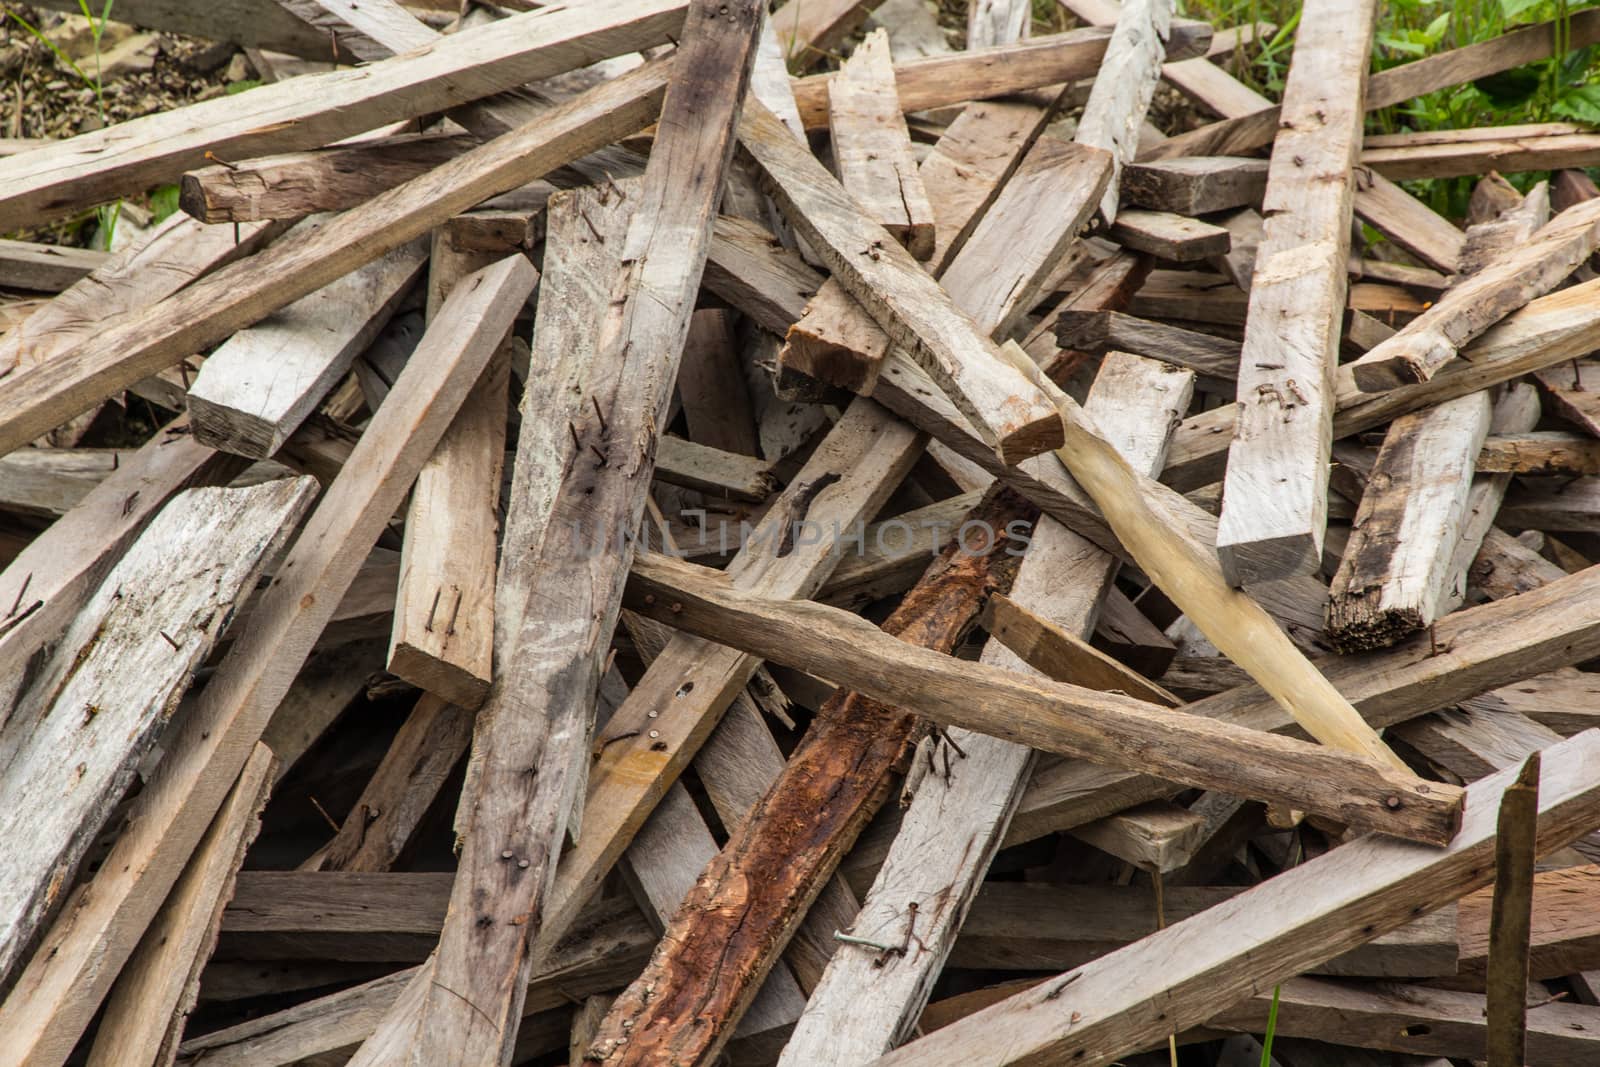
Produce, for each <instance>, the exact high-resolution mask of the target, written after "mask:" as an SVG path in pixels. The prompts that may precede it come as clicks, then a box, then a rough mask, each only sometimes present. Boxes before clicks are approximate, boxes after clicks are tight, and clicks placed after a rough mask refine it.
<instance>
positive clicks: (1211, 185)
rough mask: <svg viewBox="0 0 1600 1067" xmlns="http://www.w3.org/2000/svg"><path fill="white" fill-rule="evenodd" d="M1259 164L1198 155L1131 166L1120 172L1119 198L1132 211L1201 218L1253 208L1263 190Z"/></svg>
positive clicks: (1264, 183)
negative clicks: (1240, 208) (1138, 210)
mask: <svg viewBox="0 0 1600 1067" xmlns="http://www.w3.org/2000/svg"><path fill="white" fill-rule="evenodd" d="M1267 167H1268V163H1267V161H1266V160H1264V159H1250V158H1247V157H1239V156H1199V157H1195V158H1189V159H1163V160H1155V161H1152V162H1149V163H1134V164H1131V165H1130V166H1128V167H1127V168H1126V169H1125V170H1123V172H1122V197H1123V199H1124V200H1126V201H1128V202H1129V203H1131V204H1133V205H1135V206H1137V207H1147V208H1153V209H1155V210H1157V211H1172V212H1176V213H1177V214H1179V215H1204V214H1207V213H1209V212H1213V211H1227V210H1228V209H1230V208H1236V207H1259V206H1260V205H1261V198H1262V196H1263V195H1264V194H1265V193H1266V189H1267Z"/></svg>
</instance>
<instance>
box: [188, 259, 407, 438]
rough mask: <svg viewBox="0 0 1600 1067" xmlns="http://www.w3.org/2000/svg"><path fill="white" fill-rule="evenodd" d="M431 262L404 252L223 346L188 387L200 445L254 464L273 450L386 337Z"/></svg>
mask: <svg viewBox="0 0 1600 1067" xmlns="http://www.w3.org/2000/svg"><path fill="white" fill-rule="evenodd" d="M426 261H427V246H426V244H425V243H423V242H421V241H412V242H410V243H408V244H405V245H402V246H401V247H399V248H396V249H394V250H393V251H392V252H389V253H387V254H385V255H383V256H380V257H379V258H377V259H375V260H373V261H372V262H371V263H368V264H366V265H365V266H362V267H359V268H357V269H356V270H353V271H351V272H350V273H349V274H346V275H345V276H344V277H342V278H340V279H338V280H337V281H334V282H331V283H329V284H328V285H325V286H323V287H322V288H321V289H318V290H317V291H316V292H314V293H312V294H310V295H309V296H304V297H301V298H300V299H299V300H296V301H295V302H294V303H292V304H290V305H288V306H287V307H284V308H282V309H281V310H279V311H277V312H274V313H273V314H271V315H268V316H267V317H266V318H265V319H263V320H261V321H260V322H258V323H256V324H255V325H254V326H250V327H247V328H246V329H243V330H240V331H239V332H238V333H236V334H234V335H233V336H232V337H230V338H229V339H228V340H227V341H224V342H223V343H222V344H221V345H220V346H219V347H218V348H217V349H216V350H215V351H213V352H212V353H211V355H210V356H208V357H207V358H206V361H205V364H204V365H203V366H202V367H201V368H200V373H199V374H198V375H197V376H196V377H195V379H194V381H193V382H192V383H191V384H190V386H189V396H188V405H189V418H190V421H191V423H192V424H193V426H194V433H195V438H196V440H198V441H199V442H200V443H201V444H203V445H208V446H210V447H211V448H215V449H218V450H220V451H223V452H232V453H234V454H236V455H241V456H246V457H248V458H250V459H265V458H266V457H268V456H270V455H272V454H273V453H275V452H277V451H278V450H279V449H280V448H282V447H283V444H284V442H285V441H286V440H288V438H289V435H290V434H292V433H294V431H295V430H296V429H298V428H299V426H300V424H301V422H303V421H304V420H305V418H306V416H308V415H310V414H311V413H312V412H313V411H314V410H316V407H317V405H318V404H320V403H321V402H322V398H323V397H324V396H325V395H326V394H327V392H328V390H329V389H331V388H333V386H334V385H335V384H337V382H338V381H339V379H341V378H342V377H344V375H345V374H346V373H347V372H348V371H349V370H350V365H351V364H352V363H353V362H354V361H355V358H356V356H358V355H360V354H361V353H362V352H363V351H365V350H366V348H367V346H368V345H369V344H371V343H372V341H373V339H374V338H375V337H376V336H377V334H378V331H379V330H381V329H383V327H384V325H385V324H386V323H387V322H388V321H389V318H390V316H391V315H392V314H393V313H394V310H395V308H396V307H397V306H398V305H399V303H400V301H401V299H402V298H403V297H404V296H405V294H406V292H407V291H408V290H409V289H410V288H411V284H412V282H414V281H415V280H416V278H417V276H418V274H419V273H420V272H421V270H422V267H423V264H424V263H425V262H426Z"/></svg>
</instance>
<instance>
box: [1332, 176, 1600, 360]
mask: <svg viewBox="0 0 1600 1067" xmlns="http://www.w3.org/2000/svg"><path fill="white" fill-rule="evenodd" d="M1597 244H1600V201H1595V200H1592V201H1589V202H1588V203H1585V204H1580V205H1578V206H1577V207H1573V208H1569V209H1568V210H1566V211H1563V212H1562V213H1561V214H1560V215H1557V216H1556V217H1555V218H1554V219H1552V220H1551V221H1550V222H1549V223H1548V224H1547V225H1545V226H1544V227H1543V228H1542V229H1540V230H1539V232H1538V233H1536V234H1534V235H1533V237H1532V238H1531V239H1530V240H1528V241H1526V242H1523V243H1520V244H1516V245H1514V246H1513V247H1511V248H1509V249H1507V250H1506V251H1505V252H1504V253H1502V254H1501V255H1500V256H1499V257H1497V258H1496V259H1495V260H1494V262H1493V263H1491V264H1489V265H1488V266H1486V267H1484V268H1483V269H1481V270H1479V271H1478V273H1476V274H1474V275H1473V276H1472V277H1470V278H1468V279H1466V280H1465V281H1463V282H1461V283H1460V284H1459V285H1456V286H1454V287H1452V288H1451V290H1450V292H1448V293H1447V294H1446V295H1445V296H1444V297H1443V298H1442V299H1441V300H1440V301H1439V302H1438V303H1437V304H1434V305H1433V306H1432V307H1431V308H1429V309H1428V310H1427V311H1425V312H1424V313H1423V314H1422V315H1421V316H1419V317H1418V318H1417V319H1415V320H1414V321H1412V322H1410V323H1407V324H1406V326H1405V327H1404V328H1403V329H1401V330H1400V332H1399V333H1397V334H1395V336H1394V337H1391V338H1390V339H1389V340H1387V341H1385V342H1383V343H1382V344H1380V345H1378V346H1377V347H1375V348H1373V349H1372V350H1371V351H1370V352H1368V353H1366V354H1365V355H1363V356H1362V357H1361V358H1360V359H1358V360H1356V361H1355V362H1354V363H1352V364H1351V366H1350V370H1351V373H1352V375H1353V377H1354V379H1355V383H1356V386H1357V387H1358V388H1360V389H1361V390H1362V391H1363V392H1380V391H1382V390H1385V389H1392V388H1394V387H1396V386H1398V385H1403V384H1406V383H1408V382H1423V381H1427V380H1428V379H1430V378H1432V377H1433V376H1434V375H1435V374H1437V373H1438V372H1439V370H1440V369H1441V368H1442V367H1444V366H1445V364H1447V363H1449V362H1450V361H1451V360H1453V359H1455V358H1456V354H1457V352H1458V351H1459V350H1460V349H1461V347H1462V346H1463V345H1465V344H1466V343H1467V342H1469V341H1471V340H1472V339H1473V338H1475V337H1477V336H1479V335H1480V334H1482V333H1483V332H1484V331H1485V330H1487V329H1488V328H1489V327H1490V326H1493V325H1494V324H1495V323H1497V322H1499V321H1500V320H1501V319H1503V318H1505V317H1506V315H1507V314H1509V313H1510V312H1512V311H1515V310H1517V309H1518V308H1520V307H1522V306H1524V305H1525V304H1527V303H1528V301H1529V300H1531V299H1533V298H1534V297H1537V296H1540V295H1542V294H1543V293H1546V292H1548V291H1549V290H1550V289H1552V288H1554V287H1555V286H1556V285H1557V284H1559V283H1560V282H1561V281H1562V280H1564V279H1565V278H1566V277H1567V275H1569V274H1571V273H1572V271H1573V269H1574V268H1575V267H1577V265H1578V264H1580V263H1582V262H1583V261H1585V260H1586V259H1588V258H1589V255H1590V253H1592V252H1593V251H1594V250H1595V247H1596V246H1597Z"/></svg>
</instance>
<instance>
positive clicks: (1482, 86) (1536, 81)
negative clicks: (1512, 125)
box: [1472, 63, 1544, 108]
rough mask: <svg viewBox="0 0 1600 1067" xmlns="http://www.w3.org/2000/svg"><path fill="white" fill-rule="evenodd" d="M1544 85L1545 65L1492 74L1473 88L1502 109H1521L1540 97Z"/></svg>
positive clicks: (1478, 81) (1473, 84)
mask: <svg viewBox="0 0 1600 1067" xmlns="http://www.w3.org/2000/svg"><path fill="white" fill-rule="evenodd" d="M1543 85H1544V64H1543V63H1529V64H1528V65H1527V66H1525V67H1513V68H1512V69H1510V70H1503V71H1501V72H1500V73H1499V74H1491V75H1489V76H1488V77H1487V78H1479V79H1478V80H1476V81H1474V82H1473V83H1472V86H1473V88H1475V89H1477V90H1478V91H1479V92H1480V93H1482V94H1483V95H1484V96H1487V97H1488V98H1489V103H1491V104H1493V105H1494V106H1495V107H1502V108H1508V107H1520V106H1521V105H1523V104H1526V103H1527V102H1528V101H1529V100H1532V99H1533V98H1534V97H1535V96H1537V95H1538V93H1539V89H1540V87H1542V86H1543Z"/></svg>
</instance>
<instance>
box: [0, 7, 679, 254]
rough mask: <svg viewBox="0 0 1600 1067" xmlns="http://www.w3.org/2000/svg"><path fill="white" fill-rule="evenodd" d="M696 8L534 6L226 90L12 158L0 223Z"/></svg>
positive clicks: (319, 132) (453, 101)
mask: <svg viewBox="0 0 1600 1067" xmlns="http://www.w3.org/2000/svg"><path fill="white" fill-rule="evenodd" d="M685 7H686V5H685V4H684V2H683V0H619V2H618V3H614V4H606V5H605V6H604V8H603V9H602V8H596V7H585V8H582V9H578V8H562V9H558V10H555V11H531V12H528V13H526V14H522V15H515V16H512V19H511V21H510V22H500V23H495V24H493V25H490V26H484V27H480V28H477V29H470V30H463V31H462V32H460V33H457V34H453V35H451V36H450V37H448V38H444V39H441V40H439V41H438V42H437V43H435V44H433V45H432V46H430V47H428V48H425V49H421V50H418V51H415V52H410V53H407V54H405V55H402V56H396V57H395V58H393V59H389V60H384V61H383V62H380V63H374V64H371V65H370V66H367V67H364V68H362V69H360V70H344V71H337V70H336V71H332V72H330V73H326V74H313V75H308V76H306V77H301V78H292V79H289V80H287V81H282V82H277V83H275V84H273V85H264V86H261V87H260V88H259V92H258V93H257V94H256V95H255V96H254V97H251V96H239V97H231V96H230V97H219V98H218V99H216V100H209V101H205V102H203V103H198V104H191V105H189V106H187V107H182V108H178V109H176V110H173V111H164V112H161V113H159V114H156V115H151V116H149V117H147V118H142V119H134V120H132V121H130V122H125V123H121V124H119V125H117V126H116V127H114V128H107V129H104V130H99V131H96V132H93V133H86V134H80V135H79V136H77V137H73V138H70V139H68V140H65V141H59V142H55V143H52V144H50V145H47V146H45V147H44V148H41V149H39V150H37V151H33V152H27V153H23V154H21V155H16V156H11V157H8V158H5V159H0V188H3V189H4V190H5V193H4V194H3V195H0V229H4V230H11V229H15V228H18V227H20V226H25V225H38V224H39V223H40V222H41V221H43V220H45V219H49V218H53V217H57V216H59V215H63V214H66V213H69V212H71V211H75V210H78V209H80V208H82V207H86V206H89V205H92V204H95V203H98V202H100V201H103V200H109V199H114V198H115V197H117V196H120V195H123V194H128V193H134V192H137V191H139V190H142V189H147V188H150V187H151V186H154V185H159V184H160V183H162V182H164V181H172V180H174V179H175V178H176V177H177V175H178V174H179V173H180V172H182V171H184V170H186V169H190V168H192V167H196V166H200V165H201V164H202V163H204V162H206V160H205V158H204V157H205V154H206V153H207V152H211V153H212V154H213V155H216V156H221V157H222V158H224V159H227V160H229V161H232V160H235V159H241V158H244V157H248V156H258V155H264V154H266V153H269V152H286V151H294V150H296V149H305V148H316V147H319V146H321V145H324V144H327V143H329V142H330V141H336V140H339V139H340V138H343V137H349V136H352V135H355V134H358V133H362V132H365V131H366V130H369V129H372V128H373V127H374V126H377V125H380V124H381V123H384V122H387V121H392V120H394V119H400V118H409V117H412V116H416V115H425V114H428V113H430V112H435V111H443V110H446V109H448V108H450V107H453V106H455V105H458V104H460V103H462V102H463V99H464V98H466V97H473V98H475V97H481V96H488V95H490V94H492V93H496V92H500V91H503V90H506V89H511V88H515V87H516V86H519V85H521V84H523V83H524V82H528V81H532V80H535V79H537V78H542V77H549V76H551V75H554V74H560V73H562V72H564V71H567V70H570V69H571V68H573V67H576V66H581V65H583V64H584V63H589V62H593V61H594V60H596V59H601V58H605V57H607V56H614V55H623V54H626V53H628V52H636V51H638V50H640V49H642V48H649V47H652V46H654V45H658V44H664V43H666V42H667V40H668V38H669V37H671V36H673V35H675V34H678V33H681V32H682V26H683V17H684V10H685ZM609 140H610V139H607V141H606V142H601V143H602V144H604V143H608V142H609ZM594 147H599V145H596V146H594ZM580 154H581V153H580ZM574 158H576V157H574ZM562 162H566V161H565V160H563V161H562Z"/></svg>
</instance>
